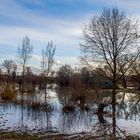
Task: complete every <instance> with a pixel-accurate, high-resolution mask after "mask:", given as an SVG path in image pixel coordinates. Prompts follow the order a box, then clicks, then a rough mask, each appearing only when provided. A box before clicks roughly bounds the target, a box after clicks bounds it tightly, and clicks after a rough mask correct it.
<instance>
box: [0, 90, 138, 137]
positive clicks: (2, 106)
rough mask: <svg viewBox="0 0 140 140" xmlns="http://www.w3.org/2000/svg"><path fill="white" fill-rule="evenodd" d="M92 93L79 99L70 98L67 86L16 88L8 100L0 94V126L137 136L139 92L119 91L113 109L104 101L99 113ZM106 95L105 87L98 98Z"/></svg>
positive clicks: (56, 131)
mask: <svg viewBox="0 0 140 140" xmlns="http://www.w3.org/2000/svg"><path fill="white" fill-rule="evenodd" d="M73 94H74V93H73ZM86 94H87V93H86ZM92 94H93V95H92ZM94 94H95V93H94V92H93V93H92V92H91V93H90V94H87V95H86V96H84V97H85V98H84V99H83V100H81V98H78V97H77V98H76V97H75V98H73V96H72V95H71V92H70V91H69V90H68V89H65V90H57V89H47V92H45V91H44V90H39V89H36V90H35V91H34V93H24V94H22V93H20V92H17V94H16V96H15V98H14V99H13V100H12V101H11V100H9V101H7V100H3V99H2V98H1V102H0V129H1V130H2V131H16V132H17V133H22V132H27V133H40V134H44V135H47V134H52V133H53V134H67V135H74V134H79V135H80V134H84V135H90V136H95V137H107V136H110V135H112V133H113V134H114V133H115V135H116V136H117V137H125V136H127V135H137V136H140V96H139V94H134V93H124V92H119V93H118V94H117V105H116V112H115V113H113V111H112V106H111V105H107V106H106V107H105V108H104V112H103V113H97V110H98V106H99V103H98V102H97V99H96V98H97V97H96V96H95V95H94ZM110 96H111V93H110V92H109V91H106V92H105V91H102V92H101V93H100V101H101V102H102V101H104V102H107V101H109V100H110Z"/></svg>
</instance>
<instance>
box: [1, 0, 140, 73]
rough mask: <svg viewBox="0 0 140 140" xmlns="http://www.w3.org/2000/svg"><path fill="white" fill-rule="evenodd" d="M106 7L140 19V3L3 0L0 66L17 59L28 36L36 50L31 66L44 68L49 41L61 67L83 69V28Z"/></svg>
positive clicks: (136, 0)
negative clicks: (24, 38)
mask: <svg viewBox="0 0 140 140" xmlns="http://www.w3.org/2000/svg"><path fill="white" fill-rule="evenodd" d="M104 7H107V8H112V7H117V8H119V9H120V10H122V11H125V12H126V13H127V15H129V16H130V17H135V18H137V17H139V16H140V0H0V63H1V62H2V61H3V60H4V59H13V60H14V61H16V62H17V63H18V60H17V57H16V56H17V47H18V45H21V43H22V39H23V37H25V36H28V37H29V38H30V41H31V44H32V45H33V46H34V51H33V55H32V58H31V60H30V61H29V63H28V64H29V65H31V66H32V67H33V69H34V70H38V69H39V68H40V61H41V50H42V49H43V48H45V47H46V45H47V43H48V41H53V43H54V45H55V46H56V53H55V60H56V64H57V65H58V66H60V65H63V64H71V65H73V66H79V65H80V63H79V56H80V45H79V44H80V43H81V42H82V29H83V27H84V25H85V24H87V23H88V22H89V20H90V18H91V17H93V16H96V15H99V14H100V13H101V12H102V9H103V8H104Z"/></svg>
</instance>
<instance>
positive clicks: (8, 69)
mask: <svg viewBox="0 0 140 140" xmlns="http://www.w3.org/2000/svg"><path fill="white" fill-rule="evenodd" d="M13 65H14V62H13V60H4V61H3V63H2V67H3V68H4V69H5V70H6V72H7V74H8V75H10V73H11V70H12V69H13Z"/></svg>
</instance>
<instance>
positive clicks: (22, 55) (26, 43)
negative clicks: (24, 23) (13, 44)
mask: <svg viewBox="0 0 140 140" xmlns="http://www.w3.org/2000/svg"><path fill="white" fill-rule="evenodd" d="M32 52H33V46H32V45H31V43H30V39H29V37H28V36H26V37H24V38H23V41H22V45H21V46H18V58H19V60H20V63H21V65H22V68H23V87H24V82H25V80H24V79H25V78H24V77H25V70H26V65H27V62H28V61H29V59H30V58H31V56H32V55H31V54H32Z"/></svg>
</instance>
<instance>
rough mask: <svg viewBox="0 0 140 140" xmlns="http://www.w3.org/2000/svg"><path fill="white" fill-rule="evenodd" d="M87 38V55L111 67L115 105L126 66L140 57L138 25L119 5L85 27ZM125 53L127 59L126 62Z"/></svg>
mask: <svg viewBox="0 0 140 140" xmlns="http://www.w3.org/2000/svg"><path fill="white" fill-rule="evenodd" d="M83 38H84V43H83V44H82V45H81V52H82V53H83V56H84V57H83V58H87V59H88V60H90V61H92V62H93V61H94V60H96V61H98V62H102V64H103V65H104V66H107V68H108V71H109V73H110V75H108V77H109V78H110V80H111V81H112V84H113V90H112V93H113V94H112V103H114V104H115V103H116V87H117V81H118V80H119V79H120V78H121V77H122V74H121V70H122V67H125V70H124V73H126V72H127V71H128V69H129V68H130V66H131V65H132V64H133V62H135V60H136V59H137V57H138V56H139V48H140V47H139V46H138V42H139V38H140V37H139V35H138V24H137V22H136V21H135V20H131V19H129V18H128V17H127V16H126V14H125V13H124V12H121V11H119V10H118V9H117V8H113V9H104V10H103V12H102V13H101V15H100V16H98V17H94V18H93V19H91V21H90V23H89V24H88V25H86V26H85V28H84V30H83ZM125 56H127V59H123V61H122V58H125ZM87 59H86V60H87ZM86 62H87V61H86ZM105 73H106V71H105Z"/></svg>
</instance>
